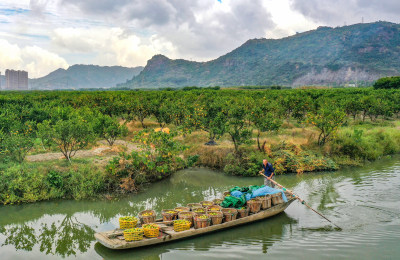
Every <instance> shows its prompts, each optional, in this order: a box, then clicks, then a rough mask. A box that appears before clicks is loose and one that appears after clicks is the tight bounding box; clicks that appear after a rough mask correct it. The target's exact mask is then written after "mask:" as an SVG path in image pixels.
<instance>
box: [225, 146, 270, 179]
mask: <svg viewBox="0 0 400 260" xmlns="http://www.w3.org/2000/svg"><path fill="white" fill-rule="evenodd" d="M264 158H265V155H264V154H263V153H260V152H255V151H241V152H240V155H238V154H234V153H230V154H228V156H227V157H226V161H225V163H226V165H225V167H224V172H225V173H226V174H228V175H238V176H258V172H259V171H260V169H261V162H262V160H263V159H264Z"/></svg>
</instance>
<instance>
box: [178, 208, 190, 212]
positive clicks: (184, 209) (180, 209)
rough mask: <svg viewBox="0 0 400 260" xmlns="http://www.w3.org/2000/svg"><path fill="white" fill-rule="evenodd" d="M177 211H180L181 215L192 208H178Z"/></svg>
mask: <svg viewBox="0 0 400 260" xmlns="http://www.w3.org/2000/svg"><path fill="white" fill-rule="evenodd" d="M175 210H176V211H178V213H179V212H182V211H190V208H188V207H176V208H175Z"/></svg>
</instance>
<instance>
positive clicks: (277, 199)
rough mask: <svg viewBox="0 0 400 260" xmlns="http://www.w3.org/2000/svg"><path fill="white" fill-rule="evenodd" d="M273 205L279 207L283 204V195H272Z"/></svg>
mask: <svg viewBox="0 0 400 260" xmlns="http://www.w3.org/2000/svg"><path fill="white" fill-rule="evenodd" d="M271 201H272V205H278V204H282V203H283V199H282V193H280V192H279V193H275V194H272V195H271Z"/></svg>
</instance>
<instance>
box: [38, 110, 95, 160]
mask: <svg viewBox="0 0 400 260" xmlns="http://www.w3.org/2000/svg"><path fill="white" fill-rule="evenodd" d="M38 130H39V133H40V134H39V135H40V137H41V138H42V140H43V141H44V143H45V144H46V145H48V146H50V145H56V146H57V147H58V148H59V149H60V151H61V153H62V154H63V155H64V157H65V158H66V159H67V160H68V161H71V158H72V157H73V156H74V155H75V154H76V152H77V151H79V150H81V149H84V148H85V147H87V146H88V144H89V143H91V142H92V141H93V140H94V137H95V136H94V133H93V129H92V125H91V123H90V122H88V121H87V120H86V119H85V118H84V117H82V116H81V115H78V113H73V114H71V115H69V118H68V119H66V120H64V119H58V120H56V121H54V122H51V121H47V120H46V121H44V122H43V123H40V124H38Z"/></svg>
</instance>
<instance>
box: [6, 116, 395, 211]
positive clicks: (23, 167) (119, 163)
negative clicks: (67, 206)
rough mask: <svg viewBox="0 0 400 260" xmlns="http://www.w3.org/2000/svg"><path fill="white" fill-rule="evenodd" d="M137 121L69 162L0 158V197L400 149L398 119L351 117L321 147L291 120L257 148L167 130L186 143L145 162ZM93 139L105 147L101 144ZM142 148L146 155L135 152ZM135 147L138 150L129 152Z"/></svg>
mask: <svg viewBox="0 0 400 260" xmlns="http://www.w3.org/2000/svg"><path fill="white" fill-rule="evenodd" d="M139 125H140V124H139V122H133V123H129V124H128V128H129V135H128V136H127V137H125V140H119V141H118V142H116V145H114V146H113V147H111V148H108V149H105V148H104V149H103V150H102V151H104V152H103V153H101V152H100V153H94V154H93V155H94V156H90V154H92V153H93V151H98V150H99V147H98V146H93V147H92V149H91V150H88V151H83V152H81V154H83V155H84V156H82V157H80V156H79V154H78V156H77V158H76V159H74V160H73V161H72V163H68V162H67V161H66V160H65V159H62V158H61V157H58V159H54V157H55V155H54V153H53V154H52V157H51V156H50V157H49V158H50V160H44V159H43V158H46V154H42V156H40V154H36V153H37V151H33V153H34V154H36V155H35V158H42V160H38V161H30V162H29V161H28V162H24V163H23V164H13V163H9V164H2V165H1V167H0V172H1V174H0V202H1V203H2V204H15V203H27V202H35V201H41V200H49V199H76V200H79V199H88V198H105V199H112V198H113V197H115V196H120V195H121V194H124V193H131V192H137V191H139V190H140V189H141V187H142V186H143V185H147V184H149V183H152V182H155V181H159V180H161V179H164V178H167V177H169V176H170V175H171V174H172V173H173V172H175V171H177V170H179V169H183V168H187V167H207V168H211V169H216V170H219V171H223V172H224V173H225V174H228V175H236V176H257V174H258V171H259V165H260V162H261V161H262V159H263V158H268V159H269V160H270V161H271V162H272V163H273V165H274V167H275V169H276V173H277V174H278V175H280V174H286V173H297V174H302V173H304V172H313V171H333V170H337V169H339V168H340V167H342V166H360V165H363V164H364V163H366V162H369V161H374V160H377V159H379V158H382V157H385V156H390V155H392V154H396V153H399V152H400V121H388V120H386V121H378V122H361V121H359V122H351V123H348V124H347V125H346V126H343V127H341V128H340V129H339V131H338V133H337V135H336V136H335V137H334V138H333V139H332V141H331V142H329V143H327V144H325V145H324V146H319V145H318V144H317V140H316V130H315V129H313V128H312V127H304V126H302V125H301V124H298V123H296V122H289V123H285V124H284V125H283V127H282V129H281V130H280V131H279V132H276V133H268V134H265V133H264V134H262V135H261V136H260V140H261V142H262V143H264V142H265V145H264V149H263V151H259V150H258V149H257V145H256V139H255V137H254V138H253V142H251V143H248V144H245V145H243V147H241V149H240V150H239V152H238V153H235V152H234V147H233V145H232V143H231V142H230V140H229V136H227V135H224V136H222V137H221V138H220V139H219V140H217V144H216V145H212V146H210V145H205V143H206V142H207V141H208V136H207V134H206V133H204V132H200V131H195V132H192V133H190V134H186V135H185V136H183V135H179V136H171V139H173V140H174V142H176V143H179V144H181V145H182V147H184V149H182V150H179V149H178V150H175V151H174V153H175V155H174V158H169V159H168V160H167V159H166V158H167V157H163V156H167V154H168V153H169V154H170V153H171V150H164V152H165V153H166V154H165V155H160V156H161V157H157V158H164V160H165V161H169V163H161V164H159V165H158V166H157V167H156V168H151V167H150V166H151V164H152V163H154V162H155V160H156V158H155V157H154V158H153V161H151V160H150V158H151V157H149V156H146V152H145V151H146V149H144V148H143V143H141V142H140V140H137V139H136V140H135V142H132V138H133V137H134V136H136V135H137V133H138V132H140V131H142V130H143V129H142V128H141V127H140V126H139ZM146 125H147V126H152V127H154V126H156V125H155V124H154V122H153V121H152V120H147V121H146ZM169 127H170V128H171V131H174V130H175V129H174V127H173V126H169ZM142 141H143V140H142ZM99 145H100V146H101V147H103V144H102V143H100V144H99ZM38 149H40V148H38ZM149 149H150V150H151V149H152V148H151V147H149ZM149 149H147V152H149V151H150V150H149ZM91 151H92V152H91ZM140 151H142V152H144V153H143V154H140ZM121 152H122V154H121ZM133 153H135V156H136V157H134V158H133V157H132V154H133ZM28 158H29V157H28ZM56 158H57V157H56ZM172 159H173V160H172ZM178 159H179V160H178ZM135 160H136V161H142V162H144V164H143V165H142V166H141V167H142V168H143V167H145V170H143V171H142V172H141V173H140V174H139V175H138V176H142V177H143V178H142V179H135V182H132V181H131V179H132V178H131V177H129V178H127V177H128V176H129V174H130V173H132V172H127V169H129V168H131V169H134V168H135V167H136V168H137V167H138V165H137V164H135V162H134V161H135ZM157 160H158V159H157ZM149 167H150V168H149ZM160 167H161V168H160ZM135 174H136V173H135Z"/></svg>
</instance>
